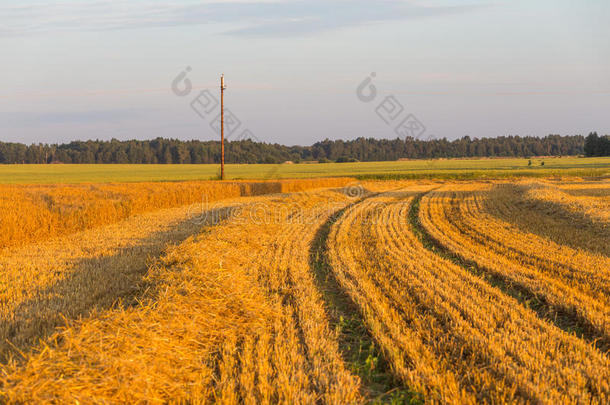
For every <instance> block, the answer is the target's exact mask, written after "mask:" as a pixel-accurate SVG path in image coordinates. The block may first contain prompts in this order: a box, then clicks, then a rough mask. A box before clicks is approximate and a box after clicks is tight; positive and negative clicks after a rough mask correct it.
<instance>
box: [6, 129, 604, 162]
mask: <svg viewBox="0 0 610 405" xmlns="http://www.w3.org/2000/svg"><path fill="white" fill-rule="evenodd" d="M609 145H610V137H608V135H605V136H598V135H597V134H596V133H591V134H589V136H587V137H586V139H585V137H583V136H581V135H573V136H560V135H548V136H545V137H533V136H524V137H521V136H501V137H497V138H470V137H469V136H465V137H462V138H459V139H456V140H453V141H450V140H447V139H446V138H442V139H429V140H422V139H414V138H407V139H398V138H397V139H374V138H357V139H355V140H350V141H342V140H329V139H325V140H324V141H321V142H316V143H314V144H313V145H311V146H285V145H280V144H271V143H262V142H254V141H252V140H249V139H246V140H239V141H232V142H231V141H227V142H226V144H225V161H226V162H227V163H283V162H286V161H293V162H295V163H299V162H301V161H312V160H313V161H322V162H324V161H337V162H347V161H387V160H397V159H433V158H467V157H530V156H562V155H563V156H566V155H582V154H586V155H587V156H608V155H610V148H609ZM219 162H220V142H218V141H198V140H192V141H181V140H178V139H165V138H156V139H153V140H146V141H139V140H130V141H119V140H117V139H112V140H110V141H100V140H95V141H93V140H91V141H74V142H70V143H65V144H42V143H39V144H32V145H24V144H21V143H5V142H0V163H4V164H6V163H162V164H170V163H178V164H180V163H195V164H198V163H219Z"/></svg>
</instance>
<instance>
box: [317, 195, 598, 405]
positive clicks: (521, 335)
mask: <svg viewBox="0 0 610 405" xmlns="http://www.w3.org/2000/svg"><path fill="white" fill-rule="evenodd" d="M421 191H425V190H422V189H419V190H415V191H405V192H402V193H396V192H394V193H386V194H383V195H381V196H380V197H378V198H375V199H371V200H370V201H367V202H366V203H362V204H360V205H359V206H358V207H355V208H353V209H351V210H350V211H349V212H348V213H346V215H345V216H344V218H342V219H341V220H340V222H339V223H338V224H337V226H336V228H335V229H334V230H333V232H331V238H330V239H329V244H330V245H329V247H330V252H331V258H332V264H333V268H334V270H335V271H336V273H337V278H338V279H339V280H340V282H341V284H342V285H343V286H344V288H346V290H347V291H348V292H349V293H350V295H351V296H352V298H353V299H354V301H355V302H357V303H358V304H359V305H360V306H361V308H362V310H363V313H364V314H365V318H366V320H367V323H368V324H369V327H370V328H371V330H372V331H373V334H374V336H375V337H376V338H377V339H378V341H379V343H380V344H381V345H382V347H383V348H384V351H385V352H386V353H387V354H388V358H389V359H390V360H391V361H392V364H393V366H394V369H395V371H396V373H397V374H398V375H399V376H401V377H402V378H403V380H404V381H405V383H407V384H409V385H411V386H413V387H414V388H415V389H416V390H418V391H419V392H421V393H422V394H424V395H425V396H426V398H427V399H429V400H430V401H441V402H454V403H464V402H472V401H485V402H512V401H528V402H541V403H555V402H557V401H568V402H571V401H584V402H588V401H592V402H604V401H605V400H607V399H608V395H609V394H610V387H608V383H607V381H608V378H609V373H608V367H609V362H608V359H607V357H606V356H605V355H603V354H601V353H599V352H598V351H596V350H595V349H593V348H592V347H591V346H589V345H587V344H586V343H584V342H583V341H581V340H579V339H577V338H576V337H574V336H570V335H568V334H566V333H564V332H563V331H561V330H560V329H558V328H556V327H554V326H553V325H551V324H549V323H547V322H544V321H542V320H540V319H539V318H538V317H537V316H536V314H535V313H534V312H533V311H531V310H529V309H526V308H523V307H522V306H521V305H519V303H518V302H517V301H516V300H514V299H513V298H511V297H508V296H506V295H505V294H503V293H502V292H501V291H499V290H498V289H496V288H494V287H492V286H490V285H489V284H488V283H487V282H486V281H485V280H483V279H481V278H479V277H477V276H474V275H472V274H471V273H470V272H469V271H467V270H466V269H464V268H462V267H460V266H458V265H456V264H454V263H452V262H450V261H448V260H445V259H443V258H441V257H439V256H438V255H436V254H434V253H433V252H431V251H430V250H428V249H427V248H426V247H425V246H424V245H423V244H422V243H421V241H420V240H419V239H418V238H417V237H416V235H415V234H414V233H413V229H412V224H410V223H409V210H410V204H411V202H412V201H413V199H414V197H415V195H416V194H417V192H421ZM397 335H398V336H397ZM401 337H402V339H401Z"/></svg>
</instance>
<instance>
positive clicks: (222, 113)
mask: <svg viewBox="0 0 610 405" xmlns="http://www.w3.org/2000/svg"><path fill="white" fill-rule="evenodd" d="M225 89H226V86H225V75H224V73H223V74H222V75H221V76H220V180H224V179H225Z"/></svg>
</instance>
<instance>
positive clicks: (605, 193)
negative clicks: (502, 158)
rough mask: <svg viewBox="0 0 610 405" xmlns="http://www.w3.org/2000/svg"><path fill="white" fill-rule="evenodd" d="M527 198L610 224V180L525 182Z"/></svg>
mask: <svg viewBox="0 0 610 405" xmlns="http://www.w3.org/2000/svg"><path fill="white" fill-rule="evenodd" d="M524 187H525V189H526V190H525V193H524V194H525V198H527V199H531V200H533V201H540V202H546V203H552V204H557V205H559V206H561V207H565V209H567V210H568V211H570V212H573V213H576V214H581V215H583V216H585V217H588V218H590V219H591V220H592V221H597V222H600V223H602V224H605V225H606V226H608V225H610V181H607V180H606V181H598V182H594V183H593V182H588V183H586V182H578V183H571V184H565V185H564V184H562V183H561V182H531V183H524Z"/></svg>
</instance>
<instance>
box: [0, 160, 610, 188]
mask: <svg viewBox="0 0 610 405" xmlns="http://www.w3.org/2000/svg"><path fill="white" fill-rule="evenodd" d="M531 161H532V165H531V166H528V159H524V158H518V159H512V158H511V159H470V160H468V159H440V160H409V161H392V162H362V163H311V164H279V165H264V164H255V165H246V164H230V165H226V167H225V170H226V178H227V179H229V180H231V179H233V180H236V179H278V178H304V177H328V176H352V177H357V178H360V179H399V178H443V179H471V178H472V179H474V178H501V177H512V176H557V175H565V176H570V175H572V176H609V175H610V157H605V158H579V157H562V158H544V159H541V158H534V159H531ZM541 162H544V166H542V165H541ZM219 170H220V169H219V165H110V164H109V165H93V164H92V165H64V164H57V165H0V183H3V184H51V183H105V182H133V181H181V180H210V179H215V178H218V174H219Z"/></svg>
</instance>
